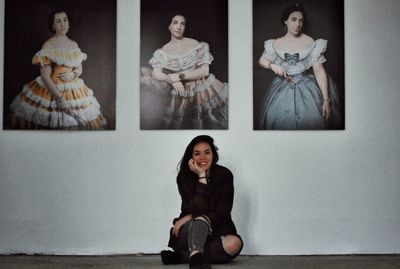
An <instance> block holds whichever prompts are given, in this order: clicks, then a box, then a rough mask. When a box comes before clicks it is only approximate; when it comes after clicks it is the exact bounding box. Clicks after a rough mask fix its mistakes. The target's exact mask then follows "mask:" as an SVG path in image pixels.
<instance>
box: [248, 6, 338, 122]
mask: <svg viewBox="0 0 400 269" xmlns="http://www.w3.org/2000/svg"><path fill="white" fill-rule="evenodd" d="M284 2H285V1H283V2H282V1H281V2H279V3H277V4H276V5H272V4H269V5H265V4H264V2H262V1H257V0H256V1H255V2H254V6H253V8H254V9H253V10H254V13H255V14H254V15H255V16H254V17H255V19H254V33H255V35H254V39H255V40H254V47H255V50H254V54H255V55H254V62H255V67H254V69H255V70H254V108H255V109H254V129H256V130H332V129H343V128H344V121H343V119H344V117H343V115H344V109H343V103H344V102H343V96H344V95H343V89H344V75H343V74H344V64H343V2H341V1H335V2H333V1H324V2H323V3H319V5H317V3H316V2H315V1H310V0H308V1H307V0H305V1H301V2H295V3H292V2H287V3H286V2H285V3H284ZM303 3H304V4H303ZM325 14H330V16H331V17H327V16H326V15H325ZM274 20H276V22H280V25H279V26H278V28H276V27H274V26H275V24H276V22H274ZM261 26H263V27H261ZM265 29H269V30H268V31H267V30H265ZM274 31H275V32H274ZM331 41H332V42H331ZM328 44H329V45H328ZM260 45H262V48H260ZM331 51H332V52H333V53H331V54H329V53H328V52H331ZM256 54H258V55H256ZM257 58H258V59H257ZM260 68H261V69H260Z"/></svg>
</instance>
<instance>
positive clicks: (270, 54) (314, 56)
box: [263, 39, 328, 75]
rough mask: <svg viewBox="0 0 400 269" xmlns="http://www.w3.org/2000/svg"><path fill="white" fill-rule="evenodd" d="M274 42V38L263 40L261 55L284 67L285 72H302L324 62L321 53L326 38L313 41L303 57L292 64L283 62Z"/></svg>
mask: <svg viewBox="0 0 400 269" xmlns="http://www.w3.org/2000/svg"><path fill="white" fill-rule="evenodd" d="M274 42H275V40H274V39H270V40H267V41H265V43H264V52H263V57H265V58H266V59H267V60H269V61H271V62H272V63H274V64H277V65H280V66H282V67H283V68H285V70H286V72H287V73H288V74H289V75H295V74H299V73H303V72H304V71H306V70H308V69H309V68H310V67H312V66H313V65H314V64H315V63H317V62H319V63H324V62H326V59H325V57H324V55H323V54H324V53H325V51H326V49H327V44H328V41H327V40H324V39H317V40H316V41H315V42H314V44H313V46H312V48H311V49H310V51H309V53H308V54H306V55H305V57H303V58H301V59H300V60H299V61H298V62H297V63H295V64H293V65H292V64H290V63H289V62H285V59H284V58H282V57H281V56H280V55H279V53H278V52H277V51H276V49H275V47H274Z"/></svg>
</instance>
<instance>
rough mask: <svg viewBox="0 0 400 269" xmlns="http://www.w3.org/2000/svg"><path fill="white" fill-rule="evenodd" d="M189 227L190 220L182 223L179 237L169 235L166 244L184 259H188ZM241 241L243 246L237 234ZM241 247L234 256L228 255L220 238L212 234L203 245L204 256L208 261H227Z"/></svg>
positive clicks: (231, 258)
mask: <svg viewBox="0 0 400 269" xmlns="http://www.w3.org/2000/svg"><path fill="white" fill-rule="evenodd" d="M189 227H190V221H189V222H187V223H186V224H185V225H183V226H182V227H181V229H180V231H179V237H178V238H176V237H175V236H174V235H171V237H170V240H169V243H168V246H169V247H172V248H173V250H174V251H176V252H181V253H182V254H183V255H184V260H185V261H188V260H189V247H188V237H189ZM236 236H237V237H239V238H240V240H241V241H242V248H243V240H242V238H241V237H240V236H239V235H236ZM242 248H241V249H240V251H239V252H238V253H236V254H235V255H234V256H232V255H229V254H228V253H226V252H225V250H224V248H223V246H222V238H221V237H216V236H214V235H209V236H208V237H207V241H206V244H205V246H204V252H203V254H204V256H205V257H206V258H207V260H208V261H209V262H210V263H228V262H230V261H232V260H233V259H234V258H236V257H237V256H238V255H239V254H240V252H241V251H242Z"/></svg>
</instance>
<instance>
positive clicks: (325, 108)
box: [322, 101, 331, 121]
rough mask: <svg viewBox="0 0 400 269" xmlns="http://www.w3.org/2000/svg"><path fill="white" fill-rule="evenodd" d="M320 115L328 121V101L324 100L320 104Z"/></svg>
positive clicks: (329, 108)
mask: <svg viewBox="0 0 400 269" xmlns="http://www.w3.org/2000/svg"><path fill="white" fill-rule="evenodd" d="M322 116H323V117H324V118H325V121H329V119H330V117H331V106H330V103H329V102H328V101H324V104H323V105H322Z"/></svg>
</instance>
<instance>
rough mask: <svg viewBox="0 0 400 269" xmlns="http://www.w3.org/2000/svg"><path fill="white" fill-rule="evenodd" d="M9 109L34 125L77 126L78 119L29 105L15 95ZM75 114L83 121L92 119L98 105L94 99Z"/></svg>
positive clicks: (97, 110)
mask: <svg viewBox="0 0 400 269" xmlns="http://www.w3.org/2000/svg"><path fill="white" fill-rule="evenodd" d="M10 109H11V110H12V111H13V112H14V113H15V115H16V116H17V117H18V118H22V119H24V120H26V121H29V122H33V123H34V124H36V125H41V126H46V127H50V128H58V127H74V126H78V125H79V124H78V121H77V120H76V119H75V118H74V117H73V116H72V115H69V114H67V113H64V112H58V111H46V110H43V109H39V108H36V107H32V106H30V105H29V104H28V103H26V102H24V101H23V100H21V99H20V97H19V96H17V97H16V98H15V99H14V101H13V102H12V104H11V106H10ZM75 114H76V115H77V116H78V117H79V118H80V119H81V120H82V121H85V122H88V121H93V120H95V119H97V118H98V117H99V115H100V105H99V103H98V102H97V101H96V100H95V99H94V100H93V104H91V105H90V106H88V107H87V108H85V109H80V110H78V111H75Z"/></svg>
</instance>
